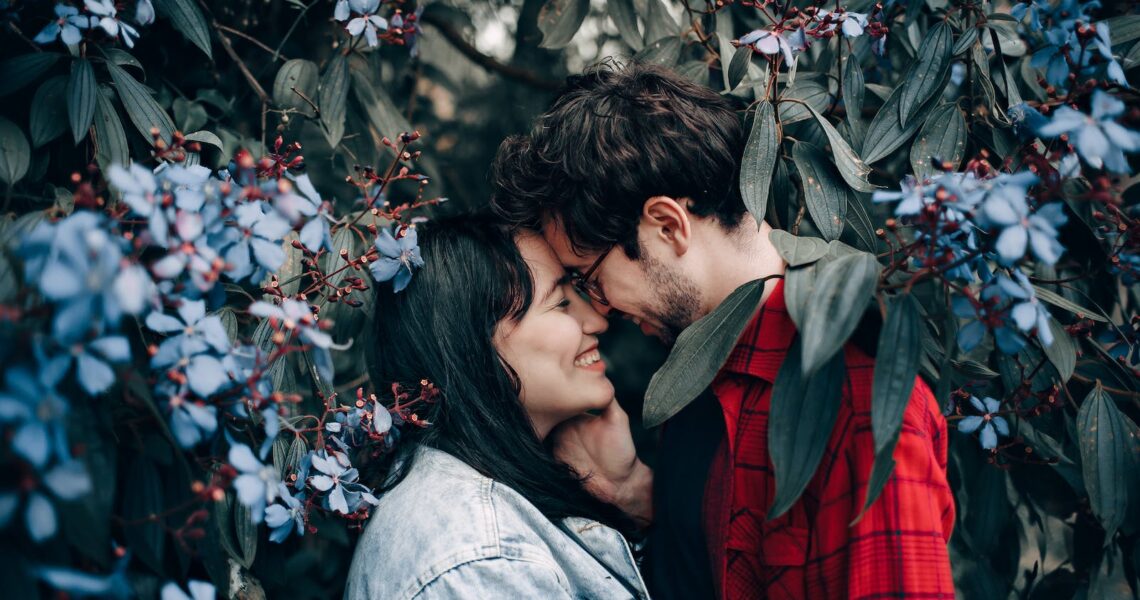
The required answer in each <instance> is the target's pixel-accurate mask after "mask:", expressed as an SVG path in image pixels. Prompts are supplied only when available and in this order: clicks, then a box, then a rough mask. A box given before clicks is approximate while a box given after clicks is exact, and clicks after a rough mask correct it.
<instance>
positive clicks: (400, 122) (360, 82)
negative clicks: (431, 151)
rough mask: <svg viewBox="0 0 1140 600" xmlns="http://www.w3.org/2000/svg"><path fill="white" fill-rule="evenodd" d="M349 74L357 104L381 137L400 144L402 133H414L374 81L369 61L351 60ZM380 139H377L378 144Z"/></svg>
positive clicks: (398, 110)
mask: <svg viewBox="0 0 1140 600" xmlns="http://www.w3.org/2000/svg"><path fill="white" fill-rule="evenodd" d="M348 72H349V75H350V76H351V77H352V93H353V95H354V96H355V97H356V100H357V102H359V103H360V105H361V106H362V107H363V108H364V112H365V114H366V115H367V116H368V123H369V124H370V125H371V126H372V128H373V129H374V130H375V132H376V133H377V134H379V137H387V138H388V139H389V140H392V141H393V142H398V140H399V139H400V134H401V133H411V132H412V126H411V124H409V123H408V120H407V119H405V118H404V114H403V113H402V112H400V109H398V108H396V105H395V104H393V103H392V99H391V98H389V97H388V94H387V92H385V91H384V88H383V87H381V86H380V85H379V84H378V82H373V81H372V79H371V75H370V74H369V67H368V63H367V61H364V60H359V59H356V60H354V59H352V58H350V59H349V63H348ZM379 137H377V138H376V141H377V142H378V141H379ZM377 145H379V144H377ZM383 148H385V149H387V150H388V151H389V152H392V153H393V154H394V153H395V151H394V150H392V149H390V148H387V146H383Z"/></svg>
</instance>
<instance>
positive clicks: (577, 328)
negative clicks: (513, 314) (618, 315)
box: [494, 234, 614, 438]
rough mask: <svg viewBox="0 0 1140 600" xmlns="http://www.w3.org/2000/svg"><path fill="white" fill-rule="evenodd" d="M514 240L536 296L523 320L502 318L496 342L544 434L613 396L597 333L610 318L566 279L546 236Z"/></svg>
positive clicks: (523, 400)
mask: <svg viewBox="0 0 1140 600" xmlns="http://www.w3.org/2000/svg"><path fill="white" fill-rule="evenodd" d="M515 243H517V244H518V247H519V252H520V253H521V254H522V257H523V260H525V261H526V263H527V265H528V266H529V267H530V272H531V277H532V278H533V279H534V298H533V300H532V302H531V305H530V306H529V307H528V308H527V311H526V313H525V314H524V315H523V317H522V318H521V319H519V320H518V321H511V320H509V319H504V320H502V321H499V324H498V325H497V326H496V328H495V337H494V344H495V348H496V349H497V350H498V351H499V354H500V355H501V356H502V357H503V358H504V359H505V360H506V361H507V363H508V364H509V365H510V366H511V368H513V369H514V370H515V372H516V373H517V374H518V377H519V380H520V382H521V385H522V394H521V396H520V400H521V401H522V404H523V407H524V408H525V409H526V411H527V413H528V414H529V415H530V419H531V422H532V423H534V427H535V430H536V432H537V433H538V436H539V438H545V437H546V435H547V434H548V433H550V430H551V429H553V428H554V427H555V426H556V425H558V424H559V423H561V422H563V421H565V420H567V419H569V418H571V417H574V416H577V415H579V414H582V413H583V412H585V411H587V410H590V409H595V408H604V407H605V406H606V405H607V404H609V402H610V400H611V399H612V398H613V396H614V386H613V384H612V383H610V380H609V379H608V378H606V365H605V363H604V362H602V357H601V355H600V354H599V353H598V338H597V337H596V336H597V334H599V333H602V332H603V331H605V330H606V328H607V323H606V320H605V318H603V317H602V316H601V315H599V314H598V313H597V312H595V311H594V309H593V308H591V307H590V304H589V303H588V302H586V301H585V300H583V299H582V298H581V297H579V296H578V294H577V293H575V292H574V290H573V288H572V287H570V285H569V284H568V283H565V278H564V275H565V271H564V270H563V268H562V264H561V263H559V262H558V258H557V257H555V255H554V251H553V250H551V248H550V246H549V245H548V244H547V243H546V241H545V240H543V239H542V238H541V237H540V236H538V235H533V234H520V235H519V236H518V237H516V238H515Z"/></svg>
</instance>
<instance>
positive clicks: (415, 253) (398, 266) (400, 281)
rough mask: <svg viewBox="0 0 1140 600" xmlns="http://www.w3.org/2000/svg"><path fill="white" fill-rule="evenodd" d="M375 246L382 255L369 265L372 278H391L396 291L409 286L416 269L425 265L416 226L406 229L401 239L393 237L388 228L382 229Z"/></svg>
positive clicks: (378, 279) (379, 279)
mask: <svg viewBox="0 0 1140 600" xmlns="http://www.w3.org/2000/svg"><path fill="white" fill-rule="evenodd" d="M375 246H376V250H377V251H378V252H379V253H380V256H379V257H378V258H377V259H376V260H375V261H373V262H372V264H371V265H369V267H368V268H369V270H370V271H371V272H372V278H373V279H375V280H376V281H388V280H389V279H391V280H392V289H393V290H394V291H396V292H399V291H402V290H403V289H404V288H405V287H407V286H408V282H410V281H411V280H412V272H413V271H414V270H415V269H418V268H420V267H422V266H424V259H422V258H420V246H419V244H418V238H417V235H416V230H415V228H414V227H409V228H407V229H405V230H404V236H403V237H401V238H400V239H399V240H396V239H395V238H394V237H392V233H391V232H390V231H388V230H387V229H382V230H380V235H378V236H377V237H376V242H375Z"/></svg>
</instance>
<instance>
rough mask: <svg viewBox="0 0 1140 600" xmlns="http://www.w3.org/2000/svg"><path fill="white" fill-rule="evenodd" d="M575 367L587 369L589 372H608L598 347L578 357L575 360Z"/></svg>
mask: <svg viewBox="0 0 1140 600" xmlns="http://www.w3.org/2000/svg"><path fill="white" fill-rule="evenodd" d="M574 366H575V367H578V368H579V369H586V370H587V371H600V372H603V373H604V372H605V370H606V363H605V361H603V360H602V355H601V353H600V352H598V347H597V346H594V347H593V348H590V349H589V350H586V351H585V352H583V353H581V354H579V355H578V356H576V357H575V358H574Z"/></svg>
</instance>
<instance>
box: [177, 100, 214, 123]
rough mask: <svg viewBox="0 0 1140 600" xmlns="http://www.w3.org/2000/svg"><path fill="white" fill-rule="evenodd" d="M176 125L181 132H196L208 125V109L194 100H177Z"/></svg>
mask: <svg viewBox="0 0 1140 600" xmlns="http://www.w3.org/2000/svg"><path fill="white" fill-rule="evenodd" d="M172 108H173V109H174V123H175V126H176V127H177V128H178V130H179V131H196V130H198V129H200V128H201V127H202V126H203V125H205V124H206V121H207V120H208V119H209V115H207V114H206V108H205V107H204V106H202V105H201V104H198V103H197V102H194V101H193V100H187V99H185V98H175V99H174V105H173V107H172Z"/></svg>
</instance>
